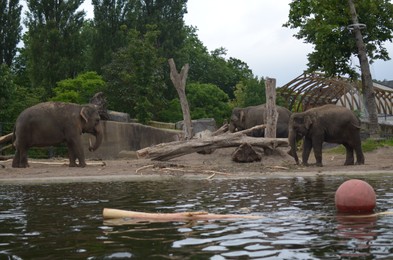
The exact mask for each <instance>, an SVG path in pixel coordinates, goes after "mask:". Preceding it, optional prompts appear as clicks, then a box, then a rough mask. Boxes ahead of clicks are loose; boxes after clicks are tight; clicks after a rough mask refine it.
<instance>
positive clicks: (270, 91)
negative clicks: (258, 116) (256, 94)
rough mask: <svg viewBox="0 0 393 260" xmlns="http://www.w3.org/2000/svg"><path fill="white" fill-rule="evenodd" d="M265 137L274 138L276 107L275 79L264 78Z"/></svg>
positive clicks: (276, 117)
mask: <svg viewBox="0 0 393 260" xmlns="http://www.w3.org/2000/svg"><path fill="white" fill-rule="evenodd" d="M265 82H266V118H265V122H266V124H267V126H266V129H265V137H268V138H276V129H277V119H278V113H277V108H276V79H272V78H266V81H265Z"/></svg>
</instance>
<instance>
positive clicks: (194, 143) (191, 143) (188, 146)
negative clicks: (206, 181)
mask: <svg viewBox="0 0 393 260" xmlns="http://www.w3.org/2000/svg"><path fill="white" fill-rule="evenodd" d="M265 127H266V126H265V125H259V126H255V127H253V128H250V129H247V130H244V131H239V132H236V133H224V134H220V135H211V136H207V137H204V138H201V139H191V140H185V141H175V142H170V143H162V144H158V145H155V146H151V147H146V148H144V149H141V150H138V151H137V156H138V158H146V159H151V160H157V161H167V160H170V159H173V158H176V157H179V156H183V155H186V154H190V153H195V152H201V151H202V152H203V151H206V150H216V149H220V148H226V147H239V146H240V145H242V144H245V143H247V144H248V145H250V146H252V147H259V148H263V149H271V150H275V149H276V148H277V147H286V146H288V140H287V139H286V138H260V137H259V138H255V137H250V136H247V133H249V132H252V131H255V130H256V129H259V128H265Z"/></svg>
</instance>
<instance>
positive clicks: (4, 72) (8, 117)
mask: <svg viewBox="0 0 393 260" xmlns="http://www.w3.org/2000/svg"><path fill="white" fill-rule="evenodd" d="M14 79H15V76H14V75H13V74H12V73H11V71H10V69H9V68H8V66H7V65H6V64H0V124H1V128H2V129H1V130H2V132H3V133H9V132H12V128H13V126H14V122H15V120H16V118H17V116H18V115H19V114H20V112H22V111H23V110H24V109H25V108H27V107H29V106H32V105H34V104H37V103H38V102H39V96H40V95H42V91H39V89H36V90H35V91H32V90H31V89H28V88H25V87H20V86H18V85H17V84H15V80H14Z"/></svg>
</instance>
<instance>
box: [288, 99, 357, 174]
mask: <svg viewBox="0 0 393 260" xmlns="http://www.w3.org/2000/svg"><path fill="white" fill-rule="evenodd" d="M301 138H303V154H302V160H303V165H308V157H309V156H310V152H311V148H312V149H313V150H314V155H315V159H316V165H317V166H322V144H323V142H328V143H337V144H342V145H344V147H345V149H346V160H345V163H344V165H353V164H354V155H353V152H354V150H355V152H356V159H357V164H364V155H363V151H362V146H361V139H360V121H359V119H358V118H357V117H356V115H355V114H354V113H353V112H352V111H351V110H349V109H347V108H345V107H340V106H336V105H324V106H321V107H316V108H312V109H309V110H307V111H305V112H301V113H293V114H292V116H291V118H290V121H289V137H288V142H289V145H290V147H291V149H290V151H289V152H288V153H289V154H290V155H292V156H293V157H294V158H295V161H296V163H297V164H299V159H298V157H297V153H296V141H297V140H299V139H301Z"/></svg>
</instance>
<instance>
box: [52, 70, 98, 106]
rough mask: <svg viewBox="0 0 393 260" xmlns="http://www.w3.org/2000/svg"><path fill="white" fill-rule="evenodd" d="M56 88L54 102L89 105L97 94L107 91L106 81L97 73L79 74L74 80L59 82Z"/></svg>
mask: <svg viewBox="0 0 393 260" xmlns="http://www.w3.org/2000/svg"><path fill="white" fill-rule="evenodd" d="M56 85H57V86H56V87H55V88H54V93H55V96H54V97H53V98H52V100H53V101H63V102H71V103H77V104H86V103H89V101H90V99H91V98H92V97H93V96H94V94H96V93H97V92H101V91H104V90H105V86H106V85H105V81H104V80H103V79H102V77H101V76H100V75H98V74H97V73H96V72H95V71H89V72H86V73H82V74H79V75H78V76H77V77H76V78H74V79H65V80H61V81H59V82H58V83H57V84H56Z"/></svg>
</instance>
